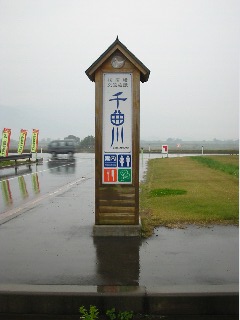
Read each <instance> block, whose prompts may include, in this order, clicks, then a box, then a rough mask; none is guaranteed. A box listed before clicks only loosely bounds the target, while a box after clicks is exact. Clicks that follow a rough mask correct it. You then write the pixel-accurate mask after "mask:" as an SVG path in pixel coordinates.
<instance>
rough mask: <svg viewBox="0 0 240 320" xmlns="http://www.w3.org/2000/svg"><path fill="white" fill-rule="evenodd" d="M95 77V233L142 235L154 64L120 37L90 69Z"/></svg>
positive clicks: (90, 77)
mask: <svg viewBox="0 0 240 320" xmlns="http://www.w3.org/2000/svg"><path fill="white" fill-rule="evenodd" d="M86 74H87V76H88V77H89V79H90V80H91V81H94V82H95V226H94V228H93V234H94V235H95V236H139V235H140V222H139V150H140V146H139V141H140V81H141V82H146V81H147V80H148V78H149V74H150V70H149V69H148V68H147V67H146V66H144V64H143V63H142V62H141V61H140V60H138V59H137V58H136V57H135V56H134V55H133V54H132V53H131V52H130V51H129V50H128V49H127V48H126V47H125V46H124V45H123V44H122V43H121V42H120V41H119V39H118V38H117V39H116V40H115V41H114V42H113V43H112V45H111V46H110V47H109V48H108V49H107V50H106V51H105V52H104V53H103V54H102V55H101V56H100V57H99V58H98V59H97V60H96V61H95V62H94V63H93V64H92V65H91V66H90V67H89V68H88V69H87V70H86Z"/></svg>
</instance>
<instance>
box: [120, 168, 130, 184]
mask: <svg viewBox="0 0 240 320" xmlns="http://www.w3.org/2000/svg"><path fill="white" fill-rule="evenodd" d="M131 171H132V170H131V169H118V181H119V182H131V181H132V172H131Z"/></svg>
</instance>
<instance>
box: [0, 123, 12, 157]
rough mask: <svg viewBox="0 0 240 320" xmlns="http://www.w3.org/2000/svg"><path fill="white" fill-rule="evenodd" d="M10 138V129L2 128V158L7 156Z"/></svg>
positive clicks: (0, 153)
mask: <svg viewBox="0 0 240 320" xmlns="http://www.w3.org/2000/svg"><path fill="white" fill-rule="evenodd" d="M10 137H11V129H8V128H4V129H3V132H2V145H1V152H0V155H1V156H2V157H7V156H8V150H9V144H10Z"/></svg>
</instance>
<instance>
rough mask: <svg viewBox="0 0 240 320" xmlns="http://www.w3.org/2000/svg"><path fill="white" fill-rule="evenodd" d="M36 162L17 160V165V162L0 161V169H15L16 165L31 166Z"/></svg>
mask: <svg viewBox="0 0 240 320" xmlns="http://www.w3.org/2000/svg"><path fill="white" fill-rule="evenodd" d="M33 162H34V161H31V160H30V161H29V160H17V162H16V163H15V160H7V161H0V168H5V167H13V166H16V165H22V164H29V163H33Z"/></svg>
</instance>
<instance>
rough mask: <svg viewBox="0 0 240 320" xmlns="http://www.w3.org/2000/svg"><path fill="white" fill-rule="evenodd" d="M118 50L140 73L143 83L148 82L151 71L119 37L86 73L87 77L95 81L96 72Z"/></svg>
mask: <svg viewBox="0 0 240 320" xmlns="http://www.w3.org/2000/svg"><path fill="white" fill-rule="evenodd" d="M116 50H119V51H120V52H121V53H122V54H123V55H124V56H125V57H126V58H127V59H128V60H129V61H130V62H131V63H132V64H133V65H134V66H135V67H136V68H137V69H138V70H139V71H140V80H141V82H146V81H148V78H149V75H150V70H149V69H148V68H147V67H146V66H145V65H144V64H143V63H142V62H141V61H140V60H139V59H138V58H137V57H135V55H134V54H133V53H132V52H131V51H129V50H128V48H127V47H125V46H124V44H122V42H121V41H120V40H119V39H118V37H117V38H116V40H115V41H114V42H113V43H112V44H111V45H110V47H109V48H108V49H107V50H106V51H105V52H103V54H102V55H101V56H100V57H99V58H98V59H97V60H96V61H95V62H93V64H92V65H91V66H90V67H89V68H88V69H87V70H86V71H85V73H86V75H87V76H88V78H89V79H90V80H91V81H95V72H96V71H97V70H98V68H99V67H100V66H101V65H102V64H103V63H104V62H105V61H106V60H107V59H108V58H109V57H110V56H111V55H112V54H113V53H114V52H115V51H116Z"/></svg>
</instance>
